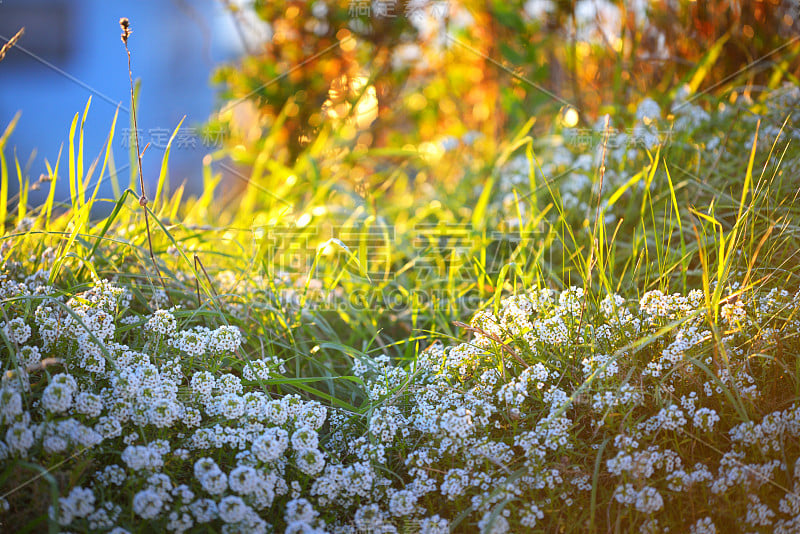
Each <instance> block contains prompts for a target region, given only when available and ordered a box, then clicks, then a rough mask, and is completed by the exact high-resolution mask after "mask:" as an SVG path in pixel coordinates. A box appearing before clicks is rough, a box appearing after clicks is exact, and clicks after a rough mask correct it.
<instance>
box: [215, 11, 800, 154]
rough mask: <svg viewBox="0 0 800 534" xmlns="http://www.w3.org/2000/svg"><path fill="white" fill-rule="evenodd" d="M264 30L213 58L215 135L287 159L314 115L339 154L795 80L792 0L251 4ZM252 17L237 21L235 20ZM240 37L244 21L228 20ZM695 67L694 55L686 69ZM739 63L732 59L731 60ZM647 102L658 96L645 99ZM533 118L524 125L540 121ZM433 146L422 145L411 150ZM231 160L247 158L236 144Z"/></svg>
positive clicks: (310, 130)
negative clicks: (565, 110)
mask: <svg viewBox="0 0 800 534" xmlns="http://www.w3.org/2000/svg"><path fill="white" fill-rule="evenodd" d="M229 7H230V9H231V10H232V11H233V16H234V17H237V20H239V21H240V22H239V23H240V24H241V25H244V26H246V25H247V24H248V19H246V18H245V17H243V14H242V12H243V11H244V10H252V12H253V13H255V14H256V15H257V16H258V18H259V19H261V20H262V21H263V22H264V23H266V24H267V25H268V28H269V30H270V34H271V38H270V39H268V40H266V41H265V42H260V43H257V44H254V43H249V44H248V49H250V50H252V53H251V54H249V55H247V56H246V57H243V58H242V59H241V61H238V62H236V63H233V64H229V65H225V66H223V67H221V68H220V69H219V70H218V71H217V72H216V74H215V77H214V81H215V82H217V83H218V84H220V87H221V88H222V96H223V98H224V100H225V101H226V102H225V104H224V105H223V106H222V111H221V112H220V113H219V114H218V115H217V117H216V120H217V121H220V122H221V123H222V124H224V125H226V126H227V127H228V131H229V132H230V134H231V136H230V146H231V147H237V148H239V150H240V152H242V150H241V149H242V147H244V152H245V153H247V154H250V155H252V154H254V153H256V152H257V151H258V150H259V149H260V148H261V147H262V146H263V145H264V144H265V143H266V142H267V141H265V139H266V138H267V137H268V136H267V132H269V131H270V129H272V128H276V127H277V128H278V129H279V131H278V132H273V133H272V135H273V136H274V138H273V139H272V141H273V142H275V146H274V148H273V150H272V155H273V157H279V158H281V160H282V161H284V162H291V161H293V160H294V159H296V158H297V157H298V155H299V154H300V153H301V151H302V149H303V147H305V146H308V145H309V144H310V143H312V141H313V140H314V139H316V138H317V137H318V136H319V134H320V131H321V130H322V129H324V128H325V127H326V126H329V125H333V126H340V127H341V130H340V134H341V138H342V139H345V140H351V141H352V143H351V147H352V149H353V150H367V149H371V148H378V147H388V146H391V147H402V146H404V145H406V144H408V143H411V144H415V145H419V144H421V143H431V142H436V141H438V140H441V139H442V138H444V137H445V136H455V137H461V136H463V135H464V134H465V133H467V132H479V133H481V134H483V135H485V136H488V137H492V138H497V137H500V136H502V135H503V132H509V131H513V130H514V129H516V128H518V127H519V126H521V125H522V124H524V123H525V122H526V121H527V119H528V118H529V117H531V116H537V117H539V119H540V124H539V125H538V126H537V127H536V128H539V129H541V130H545V129H546V128H547V127H548V126H549V125H548V124H547V119H546V117H554V116H556V115H555V114H553V113H547V112H549V111H553V110H559V108H562V107H563V106H564V105H565V104H566V103H567V102H568V103H569V104H570V105H572V106H574V107H575V108H577V109H578V110H580V115H579V117H580V120H581V121H582V123H584V124H592V122H593V120H594V119H596V118H597V117H598V115H599V114H600V113H602V112H605V111H609V110H611V109H613V110H614V111H616V112H625V111H627V112H629V113H633V111H634V109H635V103H636V102H638V101H639V100H640V99H641V98H642V97H643V95H650V94H656V95H661V96H660V98H661V102H659V103H660V104H665V103H666V102H668V101H669V99H671V97H672V96H674V90H675V89H676V88H677V87H679V86H680V85H681V84H682V83H687V82H688V83H690V84H692V85H693V90H695V91H698V90H699V91H703V90H714V89H717V91H716V94H719V93H720V91H719V90H720V89H729V88H731V87H741V89H742V91H744V92H751V91H756V92H758V91H760V90H761V89H763V88H764V87H767V86H772V87H774V86H776V85H777V84H778V82H780V81H793V82H796V81H797V77H798V75H799V74H800V70H798V63H797V62H796V61H794V59H795V58H796V57H797V54H798V51H800V47H798V46H797V41H796V40H795V39H796V37H797V35H798V33H797V30H798V27H799V26H798V20H797V18H798V11H799V10H798V8H797V6H796V5H794V4H793V3H792V2H786V1H782V0H760V1H752V2H750V1H747V2H745V1H739V0H736V1H729V0H710V1H703V2H696V1H688V0H652V1H646V0H637V1H635V2H624V1H615V2H611V1H606V0H554V1H550V0H527V1H519V0H515V1H513V0H512V1H500V0H491V1H480V2H477V1H470V0H465V1H459V2H456V1H438V0H435V1H424V0H423V1H420V0H412V1H386V2H370V1H358V0H348V1H339V2H333V1H322V0H318V1H316V2H305V1H302V2H299V1H269V2H266V1H257V2H255V3H253V4H252V5H247V6H242V5H236V6H234V5H230V6H229ZM250 23H252V20H251V21H250ZM242 35H243V36H245V35H246V31H244V30H243V31H242ZM698 66H699V67H700V68H699V69H698ZM744 67H747V68H744ZM657 98H658V97H657ZM541 130H540V131H541ZM427 150H428V151H429V152H434V153H435V152H436V150H435V147H430V146H428V147H427ZM240 156H241V157H240V158H238V159H240V160H242V161H243V162H247V157H246V156H245V154H240Z"/></svg>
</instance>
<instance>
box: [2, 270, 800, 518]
mask: <svg viewBox="0 0 800 534" xmlns="http://www.w3.org/2000/svg"><path fill="white" fill-rule="evenodd" d="M3 283H4V284H5V285H4V286H3V287H4V288H5V289H4V291H7V292H10V294H13V295H17V296H18V295H19V293H20V292H22V293H24V295H26V296H25V298H26V299H28V301H29V303H30V304H26V305H24V306H23V305H20V304H15V303H14V302H18V301H19V299H17V300H16V301H13V302H12V303H11V304H4V306H5V311H6V314H7V316H8V320H7V322H6V323H5V324H4V325H3V328H4V329H5V330H4V332H5V335H6V337H7V338H9V340H10V339H11V338H12V337H13V340H14V342H15V343H16V346H15V345H14V343H11V344H9V345H8V346H7V347H6V348H5V349H3V350H5V352H3V353H2V362H3V365H4V374H3V377H2V383H0V439H1V440H2V441H0V461H2V462H4V463H5V462H18V461H25V462H28V463H31V462H33V463H36V464H37V465H41V466H42V467H43V468H44V469H47V468H49V467H52V466H53V465H56V464H57V462H60V461H62V460H65V459H66V458H69V455H72V454H75V453H78V452H82V453H83V454H87V455H91V457H92V463H91V464H90V466H91V467H90V468H89V469H88V470H87V471H86V472H85V473H83V474H80V475H78V476H77V477H78V478H76V479H74V482H73V484H75V485H74V486H72V487H68V488H65V489H64V493H63V494H62V495H61V496H60V498H59V500H58V504H57V506H54V507H53V508H52V509H51V510H50V517H51V518H52V520H53V521H55V522H57V523H58V524H59V525H60V526H61V527H63V528H64V529H73V530H80V529H87V528H88V529H94V530H106V531H108V530H110V531H114V530H113V529H117V530H116V532H122V531H134V530H136V529H139V528H140V527H141V525H145V524H146V525H150V526H151V527H152V528H154V529H160V530H164V529H166V530H167V531H170V532H187V531H192V530H197V529H199V530H203V529H209V530H215V531H222V532H271V531H285V532H315V533H322V532H330V533H342V534H344V533H354V532H357V531H373V532H402V531H404V530H407V529H408V526H409V525H412V526H413V529H414V531H415V532H416V531H419V532H425V533H443V532H448V531H449V529H450V528H451V527H452V528H467V529H470V530H478V531H482V532H523V531H527V530H530V529H540V530H545V531H551V530H553V531H555V530H559V529H561V528H563V526H564V525H565V524H566V521H574V523H572V524H575V525H584V524H586V525H588V521H589V520H590V518H589V516H588V511H587V510H588V507H585V506H580V505H579V503H587V502H589V500H590V499H592V498H594V499H595V502H596V503H598V505H601V506H596V508H595V514H596V516H595V521H596V523H595V525H601V524H603V525H605V524H612V523H610V522H611V521H612V519H613V518H625V519H624V521H625V525H626V528H627V527H628V526H630V527H631V529H633V528H634V527H636V528H642V529H647V528H651V529H652V528H657V525H666V524H669V525H677V526H679V527H680V530H682V531H687V532H714V531H716V530H717V529H720V530H721V529H722V528H723V527H724V526H725V525H729V524H731V523H730V522H731V521H736V524H738V525H746V526H747V528H751V529H756V530H757V529H762V530H770V531H777V532H792V531H796V527H797V526H798V525H800V519H799V517H800V498H798V497H797V494H798V490H800V460H798V458H800V446H798V445H797V444H798V443H800V403H798V402H796V401H794V400H792V399H793V397H792V393H791V392H792V391H793V389H792V388H793V387H794V386H793V385H794V382H793V381H792V379H791V377H789V376H787V374H786V369H791V368H793V367H791V365H794V360H793V359H792V358H794V354H795V353H796V351H797V349H798V345H799V344H800V343H798V341H797V340H796V339H795V338H796V337H797V336H796V335H794V337H792V335H793V334H796V332H797V331H800V324H798V323H797V320H796V313H794V311H793V310H797V309H800V299H798V297H797V294H792V293H790V292H788V291H783V292H781V291H780V290H777V291H774V292H769V293H766V294H761V293H756V292H742V291H739V290H737V297H736V299H735V300H734V299H733V298H729V297H728V296H726V299H727V300H725V301H724V302H727V303H729V304H730V306H729V307H728V308H724V306H723V309H721V310H720V313H719V315H720V318H721V319H720V321H721V323H722V324H723V325H724V335H723V338H722V339H721V340H719V342H717V341H716V340H715V337H714V335H712V329H711V327H710V325H706V324H705V323H704V321H705V320H706V318H707V317H708V316H709V314H708V313H704V312H705V310H703V308H702V307H703V306H704V305H705V298H704V297H703V295H702V293H698V292H692V293H690V294H689V295H686V296H684V295H679V294H671V295H670V294H667V293H665V292H659V291H651V292H648V293H645V294H644V295H643V296H642V298H641V299H640V300H639V301H638V302H636V301H634V300H627V299H624V298H622V297H621V296H619V295H613V294H612V295H607V296H606V297H604V298H603V299H598V300H594V299H591V298H589V297H590V296H589V295H586V294H585V293H584V292H583V289H581V288H579V287H570V288H567V289H565V290H563V291H561V292H556V291H553V290H550V289H546V288H545V289H536V290H532V291H530V292H529V293H525V294H519V295H515V296H513V297H509V298H507V299H504V300H502V301H501V302H500V305H499V306H498V308H497V309H496V310H494V311H488V310H487V311H484V312H481V313H479V314H476V316H475V317H474V318H473V320H472V321H471V323H470V325H471V328H470V330H469V331H470V332H471V335H472V338H471V339H468V340H464V341H462V342H460V343H456V344H454V345H452V346H447V347H446V346H445V345H444V344H443V343H441V342H438V343H434V344H433V345H431V346H430V347H429V348H428V349H426V350H425V351H423V352H422V353H421V354H419V356H418V357H417V358H416V359H415V360H414V361H401V362H393V361H392V360H391V358H390V357H389V356H388V355H381V356H378V357H376V358H373V359H361V360H357V361H356V362H355V363H354V365H353V372H354V374H355V375H356V376H357V377H358V378H360V379H361V383H363V391H362V392H361V395H363V398H364V399H365V404H364V406H363V409H362V410H357V411H348V410H344V409H340V408H336V409H334V408H327V407H326V406H325V405H323V403H322V402H320V401H316V400H309V399H305V398H303V397H301V396H300V395H298V394H286V391H285V390H284V389H279V388H282V387H285V386H284V385H283V384H284V382H285V381H284V380H283V375H284V374H285V373H286V367H285V362H284V360H283V359H282V357H281V356H279V355H277V354H275V355H269V356H264V355H263V353H260V354H261V355H260V356H259V357H258V358H259V359H252V360H246V358H240V356H242V355H244V354H245V353H246V352H247V349H246V348H244V347H243V342H244V340H243V338H242V335H241V331H240V330H239V329H238V328H236V327H232V326H222V327H219V328H216V329H210V328H205V327H202V326H193V327H186V328H183V327H180V326H179V323H178V320H177V319H176V314H175V312H174V310H173V311H169V310H167V311H164V310H161V311H156V312H154V313H152V314H145V315H143V316H139V317H138V324H142V325H144V327H143V329H142V332H137V331H136V330H135V329H131V328H119V329H118V328H117V326H118V325H122V324H126V323H127V324H136V323H133V322H132V321H130V320H128V319H127V318H128V317H130V316H134V315H135V314H133V312H131V311H130V310H129V309H128V308H127V306H128V305H129V303H130V301H129V297H127V296H126V294H125V292H122V291H120V290H118V289H117V288H115V287H114V286H112V285H111V284H109V283H106V282H97V284H96V286H95V287H93V288H92V289H90V290H89V291H87V292H85V293H83V294H81V295H75V296H73V297H72V298H70V299H62V300H61V301H58V300H56V299H53V298H50V297H48V296H46V295H44V294H40V295H37V294H35V293H34V292H33V291H31V290H30V289H29V288H28V286H27V285H26V284H25V283H21V285H13V284H12V282H11V281H10V279H7V280H5V281H4V282H3ZM15 292H16V293H15ZM178 316H180V314H178ZM782 318H783V319H782ZM762 320H763V321H767V323H768V325H769V328H761V324H760V323H759V321H762ZM25 326H29V327H30V332H27V330H26V328H25ZM637 340H647V343H639V344H636V343H634V342H635V341H637ZM11 347H13V350H12V348H11ZM779 348H780V350H783V351H785V352H781V351H780V350H778V349H779ZM764 351H772V352H769V355H770V358H753V357H752V356H753V354H756V353H757V354H764ZM257 354H258V352H257ZM234 355H235V356H236V357H234ZM56 358H57V359H58V363H57V367H56V368H52V367H50V365H49V364H48V365H47V366H43V365H39V364H40V363H41V362H43V361H44V360H45V359H56ZM199 358H202V360H201V359H199ZM100 362H102V363H100ZM789 363H791V365H789ZM773 377H775V378H774V380H773ZM755 399H758V403H756V401H755ZM78 484H81V485H78ZM593 495H594V497H592V496H593ZM690 501H691V502H693V503H696V502H701V503H704V506H698V507H697V508H696V510H695V509H693V508H691V507H687V506H683V504H684V503H687V502H690ZM706 503H707V505H706ZM0 504H2V507H3V508H8V509H9V510H10V511H11V512H12V513H13V510H15V509H16V507H17V506H19V503H17V502H16V501H14V499H13V497H12V498H10V499H8V500H7V501H6V502H4V503H0ZM688 510H692V511H691V512H690V511H688ZM584 522H586V523H584ZM458 525H461V526H458Z"/></svg>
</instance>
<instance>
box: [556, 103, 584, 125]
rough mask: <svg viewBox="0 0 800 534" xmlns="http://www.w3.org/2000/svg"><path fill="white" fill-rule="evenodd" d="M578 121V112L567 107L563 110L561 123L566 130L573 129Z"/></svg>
mask: <svg viewBox="0 0 800 534" xmlns="http://www.w3.org/2000/svg"><path fill="white" fill-rule="evenodd" d="M578 119H580V116H579V115H578V111H577V110H576V109H575V108H573V107H568V108H567V109H565V110H564V114H563V115H562V117H561V122H562V123H563V124H564V126H566V127H567V128H574V127H575V126H576V125H577V124H578Z"/></svg>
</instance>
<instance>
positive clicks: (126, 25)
mask: <svg viewBox="0 0 800 534" xmlns="http://www.w3.org/2000/svg"><path fill="white" fill-rule="evenodd" d="M119 25H120V28H122V35H121V36H120V37H121V39H122V44H124V45H125V52H126V53H127V54H128V80H129V81H130V85H131V118H132V119H133V136H134V139H135V141H136V157H137V159H138V167H139V187H140V188H141V191H142V194H141V196H140V197H139V205H140V206H141V207H142V209H143V210H144V225H145V229H146V230H147V246H148V248H149V250H150V260H151V261H152V262H153V268H154V269H155V270H156V276H158V280H159V282H161V287H163V288H164V294H165V295H166V296H167V299H168V300H169V301H170V304H171V303H172V299H171V298H170V296H169V293H168V292H167V285H166V283H164V278H163V277H162V276H161V269H159V268H158V262H157V261H156V256H155V254H154V253H153V237H152V235H151V233H150V217H149V216H148V213H147V194H146V193H145V188H144V173H143V172H142V153H143V152H141V151H140V150H139V130H138V128H139V126H138V124H137V122H136V100H135V97H134V91H133V70H132V69H131V51H130V49H129V48H128V38H129V37H130V36H131V33H132V32H133V30H132V29H131V26H130V21H129V20H128V19H127V18H126V17H123V18H121V19H119ZM148 146H149V143H148ZM145 150H147V147H145Z"/></svg>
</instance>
